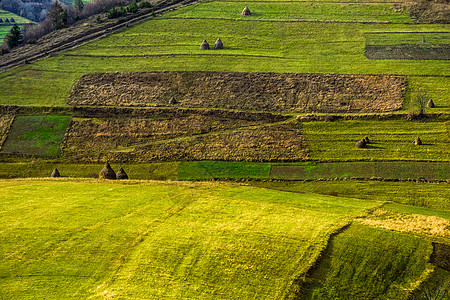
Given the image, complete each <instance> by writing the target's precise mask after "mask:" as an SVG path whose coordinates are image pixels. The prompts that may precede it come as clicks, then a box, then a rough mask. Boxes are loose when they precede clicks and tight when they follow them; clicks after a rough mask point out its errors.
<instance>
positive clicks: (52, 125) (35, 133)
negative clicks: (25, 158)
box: [1, 116, 71, 157]
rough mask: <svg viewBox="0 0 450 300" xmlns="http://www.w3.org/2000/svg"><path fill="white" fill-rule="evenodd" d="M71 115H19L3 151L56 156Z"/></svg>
mask: <svg viewBox="0 0 450 300" xmlns="http://www.w3.org/2000/svg"><path fill="white" fill-rule="evenodd" d="M70 118H71V117H70V116H18V117H16V119H15V120H14V122H13V124H12V127H11V131H10V132H9V134H8V138H7V140H6V142H5V144H4V146H3V149H2V151H1V152H2V153H5V154H19V155H34V156H41V157H54V156H57V155H58V154H59V150H60V144H61V142H62V139H63V137H64V133H65V131H66V129H67V125H68V124H69V121H70Z"/></svg>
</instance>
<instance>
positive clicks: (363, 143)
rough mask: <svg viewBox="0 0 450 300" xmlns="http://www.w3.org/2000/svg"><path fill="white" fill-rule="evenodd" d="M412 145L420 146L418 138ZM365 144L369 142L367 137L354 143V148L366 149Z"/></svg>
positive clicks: (420, 142) (420, 141)
mask: <svg viewBox="0 0 450 300" xmlns="http://www.w3.org/2000/svg"><path fill="white" fill-rule="evenodd" d="M413 143H414V145H417V146H420V145H422V140H421V139H420V138H419V137H417V138H416V139H415V140H414V141H413ZM367 144H370V140H369V137H367V136H366V137H364V138H363V139H361V140H359V141H358V142H356V145H355V147H356V148H367Z"/></svg>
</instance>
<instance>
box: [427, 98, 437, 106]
mask: <svg viewBox="0 0 450 300" xmlns="http://www.w3.org/2000/svg"><path fill="white" fill-rule="evenodd" d="M427 107H428V108H435V107H436V106H435V105H434V102H433V99H430V101H428V103H427Z"/></svg>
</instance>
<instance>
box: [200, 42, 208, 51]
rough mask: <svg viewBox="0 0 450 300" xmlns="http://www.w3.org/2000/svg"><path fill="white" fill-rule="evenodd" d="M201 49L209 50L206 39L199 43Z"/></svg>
mask: <svg viewBox="0 0 450 300" xmlns="http://www.w3.org/2000/svg"><path fill="white" fill-rule="evenodd" d="M200 49H201V50H209V44H208V42H207V41H206V40H203V42H202V43H201V44H200Z"/></svg>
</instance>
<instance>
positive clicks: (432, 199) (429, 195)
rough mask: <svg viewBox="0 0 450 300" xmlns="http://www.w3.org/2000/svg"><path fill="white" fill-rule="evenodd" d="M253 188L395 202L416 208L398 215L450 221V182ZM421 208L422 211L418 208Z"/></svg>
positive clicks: (267, 184) (265, 185)
mask: <svg viewBox="0 0 450 300" xmlns="http://www.w3.org/2000/svg"><path fill="white" fill-rule="evenodd" d="M249 184H251V185H252V186H257V187H263V188H269V189H275V190H281V191H289V192H295V193H317V194H323V195H333V196H338V197H349V198H356V199H361V200H374V201H383V202H385V201H386V202H395V203H397V204H405V205H412V206H415V208H414V209H418V210H417V211H414V210H413V208H412V207H410V206H408V210H405V208H404V207H403V208H398V207H399V206H397V208H391V207H389V208H390V209H393V210H394V211H398V212H407V213H419V214H423V215H438V216H440V217H444V218H446V219H450V217H449V215H448V211H450V200H449V199H450V192H449V190H448V184H447V183H417V182H383V181H362V180H351V181H346V180H338V181H309V182H308V181H306V182H292V181H291V182H286V181H284V182H283V181H279V182H250V183H249ZM416 207H418V208H416ZM424 208H429V209H435V210H441V211H447V212H446V213H444V214H442V212H441V213H439V212H436V211H431V212H430V211H426V209H425V210H424Z"/></svg>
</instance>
